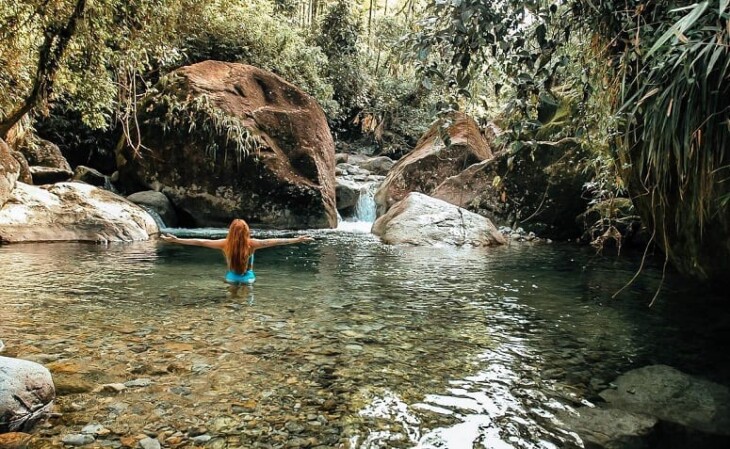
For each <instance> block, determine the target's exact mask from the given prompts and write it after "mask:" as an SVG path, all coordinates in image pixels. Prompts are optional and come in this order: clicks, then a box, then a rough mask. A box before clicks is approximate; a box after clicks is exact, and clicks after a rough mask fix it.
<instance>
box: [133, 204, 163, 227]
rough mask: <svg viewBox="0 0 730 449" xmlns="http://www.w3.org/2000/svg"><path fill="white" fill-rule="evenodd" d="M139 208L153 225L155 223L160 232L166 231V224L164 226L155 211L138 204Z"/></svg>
mask: <svg viewBox="0 0 730 449" xmlns="http://www.w3.org/2000/svg"><path fill="white" fill-rule="evenodd" d="M139 206H140V207H141V208H142V209H144V210H145V212H147V213H148V214H149V215H150V216H151V217H152V218H153V219H154V220H155V223H157V227H158V228H160V231H162V230H164V229H167V224H165V220H163V219H162V217H161V216H160V214H159V213H157V211H156V210H154V209H152V208H151V207H149V206H146V205H144V204H140V205H139Z"/></svg>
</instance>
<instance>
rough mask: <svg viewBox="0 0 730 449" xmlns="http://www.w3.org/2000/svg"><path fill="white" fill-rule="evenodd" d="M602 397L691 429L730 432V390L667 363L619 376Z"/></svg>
mask: <svg viewBox="0 0 730 449" xmlns="http://www.w3.org/2000/svg"><path fill="white" fill-rule="evenodd" d="M613 384H614V385H616V388H615V389H608V390H604V391H602V392H601V393H600V396H601V397H602V398H603V399H604V400H605V401H606V402H607V403H608V404H610V406H611V407H613V408H619V409H622V410H627V411H630V412H634V413H643V414H646V415H651V416H656V417H657V418H659V419H661V420H663V421H668V422H672V423H676V424H679V425H682V426H685V427H688V428H690V429H694V430H699V431H702V432H707V433H710V434H717V435H730V390H728V388H727V387H725V386H723V385H719V384H716V383H714V382H710V381H708V380H705V379H701V378H699V377H695V376H691V375H689V374H685V373H683V372H681V371H679V370H677V369H675V368H672V367H670V366H666V365H650V366H645V367H643V368H639V369H635V370H632V371H629V372H627V373H624V374H622V375H621V376H619V377H618V378H617V379H616V380H615V381H614V382H613Z"/></svg>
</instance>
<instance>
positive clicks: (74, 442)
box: [61, 433, 94, 446]
mask: <svg viewBox="0 0 730 449" xmlns="http://www.w3.org/2000/svg"><path fill="white" fill-rule="evenodd" d="M61 442H62V443H63V444H68V445H69V446H85V445H87V444H90V443H93V442H94V437H93V436H91V435H84V434H80V433H74V434H71V435H66V436H65V437H63V438H62V439H61Z"/></svg>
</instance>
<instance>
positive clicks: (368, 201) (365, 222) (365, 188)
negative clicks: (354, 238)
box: [337, 182, 380, 232]
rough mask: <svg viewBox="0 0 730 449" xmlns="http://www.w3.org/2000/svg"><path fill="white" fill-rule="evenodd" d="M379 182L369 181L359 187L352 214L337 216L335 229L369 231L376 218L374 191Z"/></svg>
mask: <svg viewBox="0 0 730 449" xmlns="http://www.w3.org/2000/svg"><path fill="white" fill-rule="evenodd" d="M379 185H380V183H378V182H369V183H365V184H363V185H362V187H361V188H360V196H359V197H358V199H357V204H355V208H354V215H353V216H351V217H346V218H344V219H343V218H341V217H339V216H338V221H339V223H338V226H337V229H338V230H341V231H347V232H370V228H372V225H373V222H374V221H375V218H376V213H375V191H376V190H377V188H378V186H379Z"/></svg>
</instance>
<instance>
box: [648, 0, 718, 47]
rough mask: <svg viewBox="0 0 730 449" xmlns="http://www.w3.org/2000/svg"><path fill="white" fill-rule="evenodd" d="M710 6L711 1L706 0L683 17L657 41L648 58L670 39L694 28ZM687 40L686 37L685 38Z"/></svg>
mask: <svg viewBox="0 0 730 449" xmlns="http://www.w3.org/2000/svg"><path fill="white" fill-rule="evenodd" d="M708 5H709V1H708V0H705V1H704V2H702V3H697V4H696V5H694V7H693V8H692V11H690V12H689V13H688V14H687V15H686V16H684V17H682V18H681V19H679V20H678V21H677V23H675V24H674V25H672V26H671V27H670V28H669V29H668V30H667V32H666V33H664V34H663V35H662V36H661V37H660V38H659V39H657V41H656V42H655V43H654V45H653V46H652V47H651V49H650V50H649V52H648V53H647V54H646V57H647V58H649V57H650V56H651V55H652V54H654V53H655V52H656V51H657V50H659V48H661V47H662V45H664V44H665V43H666V42H667V41H668V40H669V39H671V38H672V36H677V37H680V36H683V35H684V32H685V31H687V30H688V29H690V28H691V27H692V25H694V24H695V22H697V19H699V18H700V17H701V16H702V14H703V13H704V12H705V10H706V9H707V6H708ZM684 39H686V37H685V38H684Z"/></svg>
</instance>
